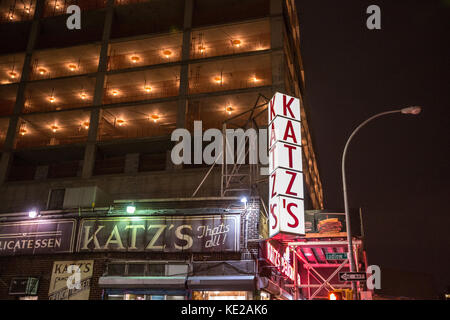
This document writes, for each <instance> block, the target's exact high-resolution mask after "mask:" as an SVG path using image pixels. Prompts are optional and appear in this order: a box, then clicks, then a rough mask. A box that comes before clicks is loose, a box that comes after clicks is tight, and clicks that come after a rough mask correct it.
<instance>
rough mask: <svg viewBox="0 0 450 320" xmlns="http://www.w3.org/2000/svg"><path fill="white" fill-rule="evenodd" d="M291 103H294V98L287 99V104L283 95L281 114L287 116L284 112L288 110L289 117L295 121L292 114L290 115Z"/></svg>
mask: <svg viewBox="0 0 450 320" xmlns="http://www.w3.org/2000/svg"><path fill="white" fill-rule="evenodd" d="M293 101H294V98H292V97H291V99H289V102H288V103H286V96H285V95H283V114H284V115H285V116H287V112H286V111H287V110H288V111H289V113H290V115H291V117H292V118H294V119H295V116H294V113H292V110H291V104H292V102H293Z"/></svg>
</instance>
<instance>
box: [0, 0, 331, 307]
mask: <svg viewBox="0 0 450 320" xmlns="http://www.w3.org/2000/svg"><path fill="white" fill-rule="evenodd" d="M71 5H77V6H79V7H80V8H81V25H80V29H69V28H68V25H69V23H68V19H70V16H71V14H67V9H68V8H69V7H70V6H71ZM0 34H1V38H2V39H3V40H2V42H3V44H2V46H1V49H0V97H1V98H0V99H1V100H0V144H1V148H2V149H1V160H0V183H1V186H0V191H1V192H0V199H1V203H2V208H1V209H0V228H1V231H0V232H1V233H2V234H3V235H2V240H1V243H0V260H1V263H0V278H1V280H2V281H1V285H0V298H5V299H6V298H17V297H19V296H22V297H25V296H28V294H14V292H15V291H14V290H15V289H14V288H15V287H16V286H19V287H20V285H27V284H30V286H31V287H33V285H32V284H33V283H34V282H33V280H30V281H31V282H30V281H29V279H39V281H38V284H39V285H38V287H37V293H35V294H33V295H30V296H33V297H38V298H39V299H57V298H58V297H59V298H67V297H68V296H72V297H74V298H77V297H78V298H80V297H82V298H86V296H85V294H86V290H84V291H83V290H81V289H73V290H69V289H67V290H66V288H64V286H63V285H62V284H61V283H60V284H58V279H59V280H61V279H62V278H64V276H62V275H60V276H58V272H61V273H62V274H64V272H65V271H64V270H65V267H66V266H69V265H71V264H70V263H72V262H73V265H78V266H79V268H80V270H85V271H86V272H85V275H83V272H82V278H83V277H85V278H83V279H84V280H85V281H83V282H82V283H84V285H85V288H88V289H89V290H87V291H88V298H89V299H102V298H104V299H128V298H129V299H132V298H135V299H153V298H154V299H172V298H173V299H214V298H218V297H221V296H222V297H225V298H226V297H233V298H236V299H243V298H245V299H254V298H258V297H259V293H260V290H259V288H260V284H258V283H259V282H258V281H257V278H258V272H259V271H258V270H259V264H258V263H259V246H260V242H261V240H262V239H264V238H266V237H267V212H266V209H265V206H266V205H265V203H266V201H267V194H266V193H267V192H268V187H267V181H266V182H264V181H262V182H258V183H257V181H260V180H261V179H259V178H260V177H257V176H258V173H256V177H255V175H254V174H253V177H251V178H250V181H247V182H246V183H247V184H248V186H247V187H246V188H238V187H234V185H238V184H239V183H235V181H234V180H232V179H236V178H237V180H239V179H240V178H239V175H237V174H236V172H234V171H232V173H230V174H229V173H228V171H227V170H228V169H227V168H225V169H224V167H223V166H222V169H221V168H220V166H215V167H212V168H211V167H210V166H207V165H204V164H183V165H174V164H173V163H172V161H171V157H170V153H171V150H172V148H173V145H174V142H173V141H171V133H172V132H173V130H175V129H177V128H186V129H188V130H189V131H191V132H192V131H193V130H194V121H202V129H201V130H203V131H205V130H207V129H210V128H218V129H223V128H224V123H227V125H228V126H229V127H237V128H248V124H249V122H251V123H252V125H253V126H254V127H257V128H263V127H264V126H267V115H266V113H267V112H264V111H263V112H259V110H263V109H264V106H265V104H266V103H267V100H268V98H270V97H271V96H272V95H273V94H274V93H275V92H282V93H285V94H288V95H291V96H295V97H298V98H299V99H300V100H301V104H302V109H301V110H302V114H301V117H302V146H303V158H304V161H303V166H304V168H303V173H304V183H305V190H306V192H305V204H306V209H323V191H322V184H321V181H320V176H319V171H318V167H317V161H316V156H315V153H314V149H313V142H312V137H311V133H310V129H309V121H308V117H307V111H308V106H307V104H306V103H305V101H304V72H303V64H302V60H301V55H300V32H299V23H298V15H297V11H296V7H295V3H294V1H291V0H245V1H242V0H239V1H238V0H227V1H225V0H217V1H209V0H170V1H167V0H164V1H163V0H152V1H144V0H128V1H126V0H95V1H87V0H86V1H82V0H78V1H75V0H73V1H70V0H30V1H28V0H25V1H22V2H19V1H14V0H8V1H2V3H1V4H0ZM256 109H258V110H257V112H254V111H255V110H256ZM230 119H232V120H233V122H232V123H231V122H228V120H230ZM249 119H250V120H251V121H249ZM194 154H195V152H193V157H194ZM249 167H250V166H243V168H242V169H241V170H243V172H244V174H243V175H246V176H249V175H250V174H249V172H250V173H251V172H253V171H252V170H253V169H251V168H249ZM241 172H242V171H241ZM232 175H234V176H233V178H230V177H231V176H232ZM262 180H263V179H262ZM241 182H242V181H241ZM255 184H258V186H257V187H255V188H254V187H253V186H254V185H255ZM243 196H245V197H247V198H248V202H241V198H242V197H243ZM127 206H132V207H134V208H135V210H136V211H134V212H133V213H130V212H128V210H127ZM33 210H36V211H37V212H36V213H37V217H36V218H34V219H32V218H29V212H30V211H33ZM108 219H109V220H108ZM133 219H134V220H133ZM139 219H141V220H139ZM66 220H67V221H66ZM61 221H62V222H61ZM140 221H141V222H142V221H143V222H142V223H141V222H140ZM136 226H139V227H136ZM157 226H159V227H157ZM162 226H165V227H162ZM189 226H190V227H189ZM99 228H100V229H99ZM121 228H122V229H123V230H122V229H121ZM158 228H159V229H158ZM161 228H162V229H161ZM177 228H181V229H177ZM208 228H210V229H211V231H209V233H208V234H207V236H208V237H210V238H211V239H209V238H208V239H206V238H205V237H203V238H202V237H201V234H200V235H199V234H196V237H195V236H194V234H192V233H191V231H189V230H194V231H197V232H201V230H207V229H208ZM166 229H167V230H166ZM169 229H170V232H169ZM224 229H227V230H228V229H229V231H227V232H225V231H224ZM94 230H95V231H94ZM97 230H98V233H95V232H96V231H97ZM208 230H209V229H208ZM212 230H215V231H212ZM106 231H107V232H106ZM194 231H192V232H194ZM42 232H43V233H42ZM89 232H91V233H89ZM92 232H94V233H92ZM133 232H135V233H133ZM158 232H160V233H159V234H158ZM205 232H206V231H205ZM216 232H217V234H216ZM103 233H104V234H105V235H104V237H106V238H101V237H102V236H101V235H102V234H103ZM213 233H214V234H213ZM223 234H227V237H231V236H233V237H234V242H233V241H232V242H229V241H230V238H227V239H228V240H226V241H225V240H224V239H222V240H224V242H223V243H221V244H220V245H219V244H215V242H214V241H215V240H214V241H213V239H212V238H215V239H216V238H217V237H219V238H220V236H221V235H222V236H223ZM69 235H70V237H69ZM156 235H158V237H156ZM41 236H42V237H44V236H45V237H50V238H46V239H47V241H45V246H44V245H43V242H42V241H39V245H37V238H36V237H41ZM20 237H22V238H20ZM155 237H156V238H155ZM138 238H139V240H138ZM52 239H53V240H52ZM58 239H59V240H58ZM152 239H154V240H155V242H154V243H151V242H152ZM201 239H203V240H201ZM19 240H20V241H19ZM31 240H32V242H30V241H31ZM208 240H211V241H209V242H208ZM82 241H88V243H89V245H88V246H87V247H86V248H84V249H83V245H81V242H82ZM96 241H99V243H98V244H97V243H96ZM102 241H103V242H102ZM136 241H137V242H138V243H139V245H140V247H139V246H138V245H137V243H136ZM158 241H159V242H158ZM62 242H64V244H62ZM191 242H192V243H191ZM150 244H151V245H150ZM213 244H214V245H213ZM28 246H29V247H28ZM36 246H38V248H36ZM90 246H91V247H90ZM92 246H93V247H92ZM186 246H189V248H185V247H186ZM44 247H45V248H44ZM177 248H181V249H177ZM23 278H25V279H27V280H25V279H23ZM66 278H67V275H66ZM131 278H136V279H137V280H136V279H135V280H133V281H135V282H133V281H131V280H130V279H131ZM87 279H89V280H87ZM130 281H131V282H130ZM60 282H61V281H60ZM11 288H13V289H14V290H12V291H11ZM241 289H245V290H241ZM77 290H78V291H77ZM80 290H81V291H83V292H81V291H80ZM19 291H20V290H18V291H17V292H19ZM288 295H289V293H288ZM288 295H285V296H288ZM275 296H277V295H275ZM278 296H280V298H283V295H278Z"/></svg>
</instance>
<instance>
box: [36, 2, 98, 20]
mask: <svg viewBox="0 0 450 320" xmlns="http://www.w3.org/2000/svg"><path fill="white" fill-rule="evenodd" d="M106 3H107V0H47V1H46V2H45V6H44V12H43V16H44V17H55V16H60V15H64V14H67V13H66V12H67V8H68V7H69V6H71V5H77V6H79V7H80V9H81V11H87V10H97V9H101V8H104V7H106Z"/></svg>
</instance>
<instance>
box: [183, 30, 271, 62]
mask: <svg viewBox="0 0 450 320" xmlns="http://www.w3.org/2000/svg"><path fill="white" fill-rule="evenodd" d="M240 41H241V42H242V44H240V45H239V47H238V46H236V45H233V40H232V39H222V40H217V41H200V40H199V39H192V44H191V54H190V55H191V59H201V58H208V57H215V56H222V55H230V54H238V53H243V52H250V51H260V50H267V49H270V34H260V35H257V36H253V37H247V38H243V39H241V40H240Z"/></svg>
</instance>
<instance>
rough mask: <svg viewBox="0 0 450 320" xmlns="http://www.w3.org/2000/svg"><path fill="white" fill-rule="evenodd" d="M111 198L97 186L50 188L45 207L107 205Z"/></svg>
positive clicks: (66, 207) (67, 207)
mask: <svg viewBox="0 0 450 320" xmlns="http://www.w3.org/2000/svg"><path fill="white" fill-rule="evenodd" d="M111 203H112V201H111V198H110V197H109V195H108V194H107V193H105V192H103V191H102V190H101V189H100V188H98V187H97V186H89V187H76V188H65V189H52V190H50V194H49V197H48V203H47V209H48V210H58V209H75V208H91V207H107V206H109V205H110V204H111Z"/></svg>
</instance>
